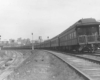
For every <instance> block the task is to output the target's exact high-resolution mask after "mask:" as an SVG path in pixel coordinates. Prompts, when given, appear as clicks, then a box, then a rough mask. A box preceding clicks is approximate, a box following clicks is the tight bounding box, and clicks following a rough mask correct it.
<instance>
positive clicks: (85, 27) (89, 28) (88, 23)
mask: <svg viewBox="0 0 100 80" xmlns="http://www.w3.org/2000/svg"><path fill="white" fill-rule="evenodd" d="M34 47H35V48H36V49H55V50H64V51H65V50H66V51H67V50H71V51H78V52H79V51H83V52H84V51H89V52H94V51H96V50H97V49H99V48H100V22H99V21H96V20H95V19H94V18H85V19H80V20H79V21H77V22H76V23H74V24H73V25H72V26H70V27H69V28H68V29H66V30H65V31H63V32H62V33H61V34H59V35H57V36H55V37H54V38H52V39H49V40H46V41H44V42H41V43H38V44H36V45H34Z"/></svg>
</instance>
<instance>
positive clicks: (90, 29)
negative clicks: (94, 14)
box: [86, 26, 97, 35]
mask: <svg viewBox="0 0 100 80" xmlns="http://www.w3.org/2000/svg"><path fill="white" fill-rule="evenodd" d="M86 31H87V35H96V34H97V27H96V26H90V27H88V28H86Z"/></svg>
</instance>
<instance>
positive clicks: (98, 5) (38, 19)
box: [0, 0, 100, 40]
mask: <svg viewBox="0 0 100 80" xmlns="http://www.w3.org/2000/svg"><path fill="white" fill-rule="evenodd" d="M81 18H95V19H96V20H100V0H0V35H1V36H2V37H1V38H2V40H4V39H7V40H8V39H10V38H12V39H17V38H19V37H22V38H30V39H31V33H32V32H33V33H34V39H38V36H42V38H43V39H46V38H47V36H49V37H50V38H52V37H54V36H56V35H58V34H59V33H61V32H62V31H64V30H65V29H67V28H68V27H69V26H71V25H72V24H74V23H75V22H76V21H77V20H79V19H81Z"/></svg>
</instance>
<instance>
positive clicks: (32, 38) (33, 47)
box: [32, 33, 34, 50]
mask: <svg viewBox="0 0 100 80" xmlns="http://www.w3.org/2000/svg"><path fill="white" fill-rule="evenodd" d="M32 50H34V44H33V33H32Z"/></svg>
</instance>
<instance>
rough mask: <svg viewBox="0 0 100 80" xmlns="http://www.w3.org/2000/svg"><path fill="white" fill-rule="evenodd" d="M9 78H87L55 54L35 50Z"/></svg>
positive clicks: (57, 79)
mask: <svg viewBox="0 0 100 80" xmlns="http://www.w3.org/2000/svg"><path fill="white" fill-rule="evenodd" d="M32 53H33V54H31V56H30V57H28V58H27V59H26V60H25V61H24V62H23V63H22V64H21V65H20V66H18V67H17V68H16V69H14V72H13V73H12V74H11V75H9V76H8V79H7V80H86V79H84V78H83V76H81V75H79V74H78V73H77V72H76V71H74V70H73V69H72V68H71V67H70V66H69V65H68V64H66V63H65V62H64V61H62V60H60V59H59V58H57V57H56V56H54V55H53V54H50V53H47V52H44V51H37V50H34V51H33V52H32Z"/></svg>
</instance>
